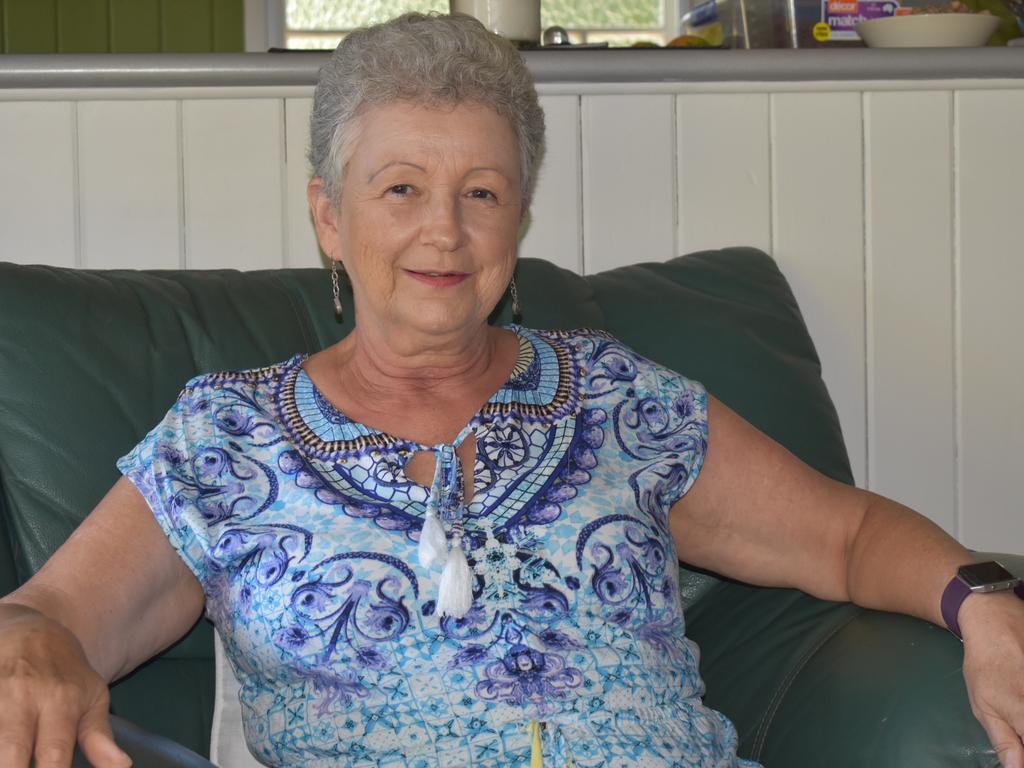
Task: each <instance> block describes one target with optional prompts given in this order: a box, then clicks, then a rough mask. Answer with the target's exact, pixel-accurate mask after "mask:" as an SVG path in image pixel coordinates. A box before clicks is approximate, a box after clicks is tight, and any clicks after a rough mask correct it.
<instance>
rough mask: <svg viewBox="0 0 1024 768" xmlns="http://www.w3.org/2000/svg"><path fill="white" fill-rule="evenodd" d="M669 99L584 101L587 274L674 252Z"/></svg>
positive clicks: (672, 136)
mask: <svg viewBox="0 0 1024 768" xmlns="http://www.w3.org/2000/svg"><path fill="white" fill-rule="evenodd" d="M673 122H674V105H673V98H672V97H671V96H661V95H655V96H647V95H643V96H641V95H636V96H634V95H625V96H584V97H583V99H582V133H583V139H582V141H583V144H582V146H583V248H584V253H583V264H584V270H585V271H586V272H588V273H591V272H600V271H601V270H603V269H611V268H612V267H618V266H621V265H623V264H633V263H635V262H639V261H665V260H666V259H669V258H671V257H673V256H675V255H676V253H675V229H676V222H675V210H676V190H675V164H676V161H675V128H674V126H673Z"/></svg>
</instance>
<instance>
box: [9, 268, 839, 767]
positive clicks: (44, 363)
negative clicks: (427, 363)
mask: <svg viewBox="0 0 1024 768" xmlns="http://www.w3.org/2000/svg"><path fill="white" fill-rule="evenodd" d="M518 283H519V292H520V294H521V296H522V300H523V322H524V323H525V324H526V325H529V326H533V327H538V328H573V327H583V326H589V327H598V328H604V329H606V330H609V331H610V332H611V333H613V334H614V335H616V336H618V337H620V338H621V339H622V340H623V341H625V342H626V343H628V344H630V345H632V346H634V347H635V348H636V349H637V351H639V352H641V353H642V354H644V355H647V356H649V357H651V358H652V359H654V360H657V361H658V362H661V363H664V364H666V365H668V366H670V367H672V368H675V369H677V370H679V371H680V372H682V373H684V374H686V375H687V376H690V377H692V378H696V379H698V380H701V381H703V382H704V383H705V384H706V385H707V386H708V388H709V389H710V391H711V392H712V393H713V394H716V395H717V396H719V397H720V398H721V399H722V400H723V401H725V402H726V403H727V404H729V405H731V406H733V407H734V408H735V409H736V410H737V411H739V412H740V413H741V414H742V415H744V416H745V417H746V418H748V419H749V420H750V421H752V422H753V423H754V424H755V425H757V426H759V427H761V428H762V429H764V430H765V431H767V432H768V433H769V434H772V435H773V436H775V437H776V438H777V439H778V440H780V441H781V442H782V443H783V444H784V445H786V446H787V447H789V448H790V449H791V450H793V451H794V452H795V453H796V454H797V455H799V456H801V457H802V458H803V459H805V460H806V461H808V462H809V463H810V464H812V465H813V466H815V467H817V468H818V469H820V470H822V471H823V472H826V473H827V474H829V475H832V476H833V477H837V478H839V479H842V480H844V481H849V480H850V470H849V464H848V462H847V459H846V452H845V449H844V447H843V442H842V436H841V434H840V431H839V426H838V420H837V419H836V415H835V410H834V408H833V407H832V403H831V401H830V399H829V397H828V393H827V392H826V390H825V386H824V384H823V383H822V381H821V377H820V369H819V364H818V359H817V356H816V354H815V352H814V347H813V345H812V344H811V341H810V338H809V337H808V335H807V331H806V329H805V327H804V324H803V321H802V319H801V317H800V313H799V311H798V309H797V306H796V302H795V300H794V299H793V296H792V293H791V292H790V290H789V287H788V285H787V284H786V281H785V279H784V278H783V277H782V275H781V274H780V273H779V271H778V269H777V268H776V266H775V264H774V262H773V261H772V260H771V259H770V258H769V257H768V256H766V255H764V254H762V253H760V252H757V251H753V250H751V249H738V248H737V249H726V250H723V251H715V252H707V253H701V254H696V255H692V256H687V257H681V258H678V259H674V260H672V261H670V262H667V263H664V264H638V265H634V266H630V267H624V268H621V269H617V270H613V271H611V272H606V273H603V274H599V275H594V276H590V277H586V278H584V277H580V276H578V275H576V274H574V273H571V272H568V271H566V270H562V269H559V268H558V267H555V266H554V265H552V264H550V263H548V262H544V261H537V260H529V259H524V260H522V262H521V263H520V266H519V271H518ZM343 301H344V303H345V304H346V307H345V321H344V322H342V323H338V322H337V321H336V320H335V318H334V314H333V311H332V307H331V299H330V293H329V281H328V278H327V275H326V274H325V272H323V271H321V270H276V271H265V272H248V273H240V272H234V271H168V272H132V271H84V270H67V269H60V268H54V267H41V266H38V267H26V266H16V265H12V264H0V513H2V515H3V517H2V518H0V588H2V589H3V590H4V591H6V590H8V589H9V588H11V587H12V586H13V583H12V581H13V579H14V578H15V574H14V573H12V570H16V578H17V580H18V581H19V582H20V581H24V580H25V579H26V578H28V577H29V576H30V575H31V574H32V573H33V572H35V571H36V570H37V569H38V568H39V567H40V566H41V565H42V564H43V562H44V561H45V560H46V558H47V557H49V555H50V554H51V553H52V552H53V551H54V549H56V548H57V546H59V545H60V543H61V542H62V541H64V539H65V538H67V536H68V535H69V534H70V533H71V531H72V530H73V529H74V527H75V526H76V525H78V523H79V522H80V521H81V520H82V519H83V518H84V516H85V515H86V514H88V512H89V510H91V509H92V507H93V506H94V505H95V504H96V502H97V501H98V500H99V499H100V498H101V497H102V495H103V494H104V493H105V492H106V491H107V489H108V488H109V487H110V486H111V485H112V484H113V482H114V481H115V479H116V476H117V471H116V469H115V467H114V460H115V459H116V458H117V457H119V456H121V455H122V454H124V453H125V452H126V451H128V450H129V449H130V448H131V447H132V446H133V445H135V443H136V442H137V441H138V440H139V439H140V438H141V437H142V436H143V435H145V434H146V432H148V431H149V429H150V428H152V427H153V426H154V425H155V424H156V423H157V422H158V421H159V420H160V418H161V417H162V416H163V415H164V413H165V412H166V410H167V408H168V407H169V406H170V405H171V403H172V402H173V401H174V399H175V397H176V395H177V393H178V391H179V390H180V388H181V387H182V385H183V384H184V383H185V381H186V380H188V379H189V378H190V377H192V376H194V375H196V374H198V373H201V372H206V371H212V370H223V369H231V368H247V367H253V366H259V365H265V364H268V363H271V362H276V361H280V360H283V359H285V358H287V357H288V356H290V355H292V354H294V353H296V352H312V351H315V350H317V349H320V348H322V347H324V346H326V345H328V344H330V343H333V342H334V341H336V340H338V339H340V338H341V337H342V336H344V334H345V333H347V332H348V331H349V330H350V329H351V327H352V319H353V309H352V306H351V297H350V296H349V295H347V293H346V294H345V295H344V296H343ZM495 314H496V320H498V321H503V320H509V319H511V318H510V312H509V307H508V302H507V301H505V302H503V304H502V305H501V306H500V307H499V308H498V310H496V313H495ZM702 583H703V582H701V581H699V580H695V581H694V584H695V585H700V584H702ZM695 589H697V587H695ZM685 591H686V587H685V586H684V592H685ZM698 591H699V589H698ZM165 656H166V657H168V658H170V659H180V660H182V661H186V660H187V661H188V662H189V663H191V662H192V661H194V660H195V659H197V658H198V659H210V658H212V647H211V635H210V632H209V628H208V627H205V628H204V627H200V628H199V630H198V632H193V633H192V635H190V637H189V638H188V639H186V640H185V641H184V642H183V643H180V644H179V645H178V646H176V647H175V648H172V649H171V650H170V651H169V652H168V653H167V654H165ZM146 674H147V670H143V671H142V673H141V677H142V680H141V681H140V680H138V679H136V680H133V681H132V682H131V684H130V686H125V689H126V690H127V688H129V687H131V688H133V689H136V690H139V691H144V690H145V685H144V681H145V675H146ZM150 674H153V675H155V674H156V672H150ZM161 674H162V675H164V676H165V677H166V676H167V673H166V672H161ZM211 674H212V673H211ZM183 691H185V692H186V693H188V695H192V694H191V693H189V691H191V689H188V688H187V687H184V688H183ZM167 695H168V698H167V700H166V704H165V706H164V707H163V709H164V710H165V711H172V712H173V711H176V710H177V709H179V708H181V709H183V710H186V711H187V710H188V708H189V703H188V700H187V699H186V700H183V701H180V702H176V701H175V700H174V698H173V692H169V693H168V694H167ZM182 695H183V696H184V695H185V693H183V694H182ZM117 701H118V699H117V691H116V690H115V703H117ZM122 713H123V714H128V716H129V717H131V714H132V713H130V712H124V711H123V710H122ZM157 720H158V721H157V722H152V723H151V722H142V723H141V724H143V725H145V726H147V727H150V728H154V729H155V730H157V731H158V732H162V733H164V734H165V735H169V736H171V737H172V738H179V739H180V738H182V734H181V732H180V731H174V730H173V729H170V728H169V726H168V725H167V723H161V722H159V718H157ZM193 730H194V729H193ZM188 746H191V747H192V748H194V749H198V750H200V751H202V750H203V749H204V745H202V744H200V745H198V747H197V746H196V745H195V744H192V743H190V744H188Z"/></svg>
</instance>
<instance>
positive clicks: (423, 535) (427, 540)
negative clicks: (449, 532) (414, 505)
mask: <svg viewBox="0 0 1024 768" xmlns="http://www.w3.org/2000/svg"><path fill="white" fill-rule="evenodd" d="M419 557H420V565H422V566H423V567H424V568H429V567H430V566H432V565H433V564H434V563H440V564H444V563H445V562H447V560H448V539H447V538H445V535H444V527H443V526H442V525H441V521H440V520H438V519H437V512H435V511H434V508H433V507H432V506H428V507H427V514H426V516H425V517H424V519H423V527H422V528H421V529H420V546H419Z"/></svg>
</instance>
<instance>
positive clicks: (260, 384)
mask: <svg viewBox="0 0 1024 768" xmlns="http://www.w3.org/2000/svg"><path fill="white" fill-rule="evenodd" d="M306 357H307V355H305V354H296V355H292V356H291V357H289V358H288V359H287V360H282V361H281V362H278V363H273V364H270V365H263V366H258V367H255V368H237V369H228V370H220V371H210V372H207V373H200V374H197V375H195V376H193V377H192V378H190V379H189V380H188V381H187V382H185V386H184V387H182V395H187V394H188V395H195V394H211V393H215V392H217V391H220V390H232V391H237V390H238V389H239V388H242V389H245V390H257V389H263V388H265V387H267V386H268V385H269V386H271V387H276V385H277V384H278V383H279V382H280V381H281V379H282V378H283V377H285V376H286V375H287V374H288V373H289V372H290V371H292V370H294V369H295V368H297V367H299V366H301V365H302V361H303V360H305V358H306Z"/></svg>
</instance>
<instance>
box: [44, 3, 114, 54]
mask: <svg viewBox="0 0 1024 768" xmlns="http://www.w3.org/2000/svg"><path fill="white" fill-rule="evenodd" d="M108 12H109V8H108V5H107V0H57V50H58V51H60V52H61V53H109V52H110V37H109V26H108V22H109V20H110V19H109V15H108Z"/></svg>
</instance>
